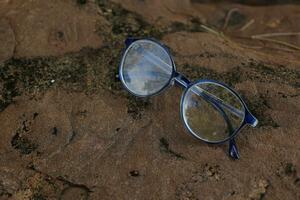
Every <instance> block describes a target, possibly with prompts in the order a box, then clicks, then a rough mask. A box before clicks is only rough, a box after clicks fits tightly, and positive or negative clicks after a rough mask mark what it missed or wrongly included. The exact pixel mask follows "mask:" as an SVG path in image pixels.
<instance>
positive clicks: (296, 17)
mask: <svg viewBox="0 0 300 200" xmlns="http://www.w3.org/2000/svg"><path fill="white" fill-rule="evenodd" d="M274 2H277V3H279V4H274ZM289 2H291V3H289V4H287V3H285V2H282V1H272V3H271V2H270V1H255V0H254V1H248V2H247V3H245V1H226V2H223V3H217V2H216V1H188V0H184V1H179V0H173V1H171V0H164V1H158V0H154V1H148V0H144V1H140V0H123V1H119V0H112V1H108V0H97V1H96V0H66V1H38V0H31V1H23V0H4V1H1V2H0V91H1V93H0V121H1V125H0V135H1V140H0V199H1V200H2V199H18V200H44V199H53V200H54V199H84V200H85V199H89V200H90V199H97V200H98V199H145V200H148V199H155V200H156V199H166V200H167V199H168V200H169V199H170V200H173V199H182V200H183V199H184V200H186V199H191V200H192V199H232V200H233V199H258V200H261V199H280V200H283V199H300V192H299V191H300V136H299V130H300V126H299V124H300V118H299V114H300V107H299V101H300V90H299V87H300V70H299V69H300V68H299V66H300V60H299V58H300V53H299V50H297V47H298V46H300V37H299V36H297V35H296V36H280V37H272V39H276V40H280V41H284V42H285V43H281V44H279V43H276V42H274V41H265V40H264V41H262V40H258V39H255V38H253V37H252V36H255V35H258V34H265V33H278V32H299V25H298V24H300V5H298V3H294V2H292V1H289ZM238 3H241V4H238ZM229 12H231V13H232V14H231V16H230V17H228V13H229ZM251 21H252V23H250V22H251ZM247 24H248V25H247ZM203 25H205V27H208V28H211V29H213V30H214V31H207V30H206V29H205V28H203ZM246 25H247V26H246ZM127 36H138V37H153V38H156V39H159V40H161V41H162V42H163V43H164V44H165V45H166V46H168V48H170V51H171V53H172V55H173V57H174V59H175V62H176V66H177V70H178V71H179V72H182V73H183V74H185V75H186V76H187V77H188V78H189V79H191V80H192V81H195V80H198V79H202V78H208V79H214V80H218V81H222V82H224V83H226V84H228V85H230V86H232V87H233V88H234V89H236V90H237V91H238V93H240V94H241V96H242V97H243V98H244V99H245V102H246V103H247V105H249V108H250V110H251V111H252V112H253V114H254V115H255V116H257V118H258V120H259V125H258V127H257V128H250V127H247V128H244V129H243V131H242V132H241V133H240V134H239V135H238V136H237V139H236V142H237V145H238V148H239V151H240V156H241V159H240V160H237V161H233V160H231V159H230V158H229V157H228V156H227V145H228V144H224V145H207V144H205V143H203V142H199V141H197V140H195V139H194V138H192V137H191V136H190V135H189V134H188V133H187V132H186V131H185V130H184V127H183V124H182V122H181V120H180V116H179V103H180V96H181V94H182V90H181V89H180V88H177V87H172V88H169V89H168V90H166V92H164V93H163V94H160V95H158V96H154V97H151V98H147V99H141V98H136V97H133V96H132V95H130V94H128V93H127V92H126V91H125V90H124V89H123V88H122V86H121V84H120V82H119V80H118V78H117V76H116V75H117V73H118V68H117V67H118V63H119V60H120V55H121V52H122V49H123V48H124V45H123V41H124V39H125V38H126V37H127ZM289 44H292V45H289Z"/></svg>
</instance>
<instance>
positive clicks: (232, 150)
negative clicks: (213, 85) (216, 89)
mask: <svg viewBox="0 0 300 200" xmlns="http://www.w3.org/2000/svg"><path fill="white" fill-rule="evenodd" d="M199 95H200V96H201V97H203V99H204V100H205V101H206V102H208V103H211V104H212V105H213V107H214V108H215V109H216V110H218V112H219V113H220V114H221V115H222V116H223V119H224V120H225V121H226V123H227V127H228V130H229V134H231V133H232V132H234V130H233V127H232V124H231V122H230V120H229V118H228V116H227V114H226V112H225V111H224V110H223V109H222V107H221V106H220V104H218V103H217V102H215V101H214V100H210V99H209V98H207V94H205V93H200V94H199ZM228 154H229V156H230V157H231V158H232V159H234V160H236V159H239V158H240V156H239V152H238V149H237V146H236V144H235V140H234V138H232V139H230V141H229V149H228Z"/></svg>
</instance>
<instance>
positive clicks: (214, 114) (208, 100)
mask: <svg viewBox="0 0 300 200" xmlns="http://www.w3.org/2000/svg"><path fill="white" fill-rule="evenodd" d="M125 45H126V48H125V50H124V53H123V56H122V60H121V63H120V66H119V78H120V80H121V82H122V84H123V85H124V87H125V88H126V89H127V90H128V91H129V92H130V93H132V94H133V95H135V96H138V97H149V96H152V95H156V94H158V93H160V92H162V91H163V90H164V89H166V88H167V87H168V86H170V85H174V83H175V84H177V85H179V86H181V87H182V88H184V92H183V94H182V97H181V102H180V115H181V119H182V120H183V122H184V126H185V128H186V129H187V130H188V132H189V133H190V134H191V135H192V136H194V137H195V138H196V139H199V140H202V141H204V142H207V143H212V144H220V143H224V142H227V141H229V156H230V157H232V158H233V159H238V158H239V153H238V150H237V146H236V144H235V141H234V137H235V136H236V135H237V133H238V132H239V131H240V130H241V129H242V128H243V127H244V126H245V125H247V124H249V125H251V126H252V127H255V126H256V125H257V123H258V120H257V119H256V118H255V117H254V116H253V115H252V114H251V113H250V111H249V109H248V108H247V106H246V104H245V103H244V101H243V100H242V99H241V97H240V96H239V95H238V94H237V93H236V92H235V91H234V90H232V89H231V88H229V87H228V86H226V85H224V84H223V83H219V82H217V81H213V80H198V81H196V82H193V83H191V82H190V81H189V80H188V79H187V78H185V77H184V76H183V75H182V74H180V73H178V72H177V71H176V68H175V63H174V60H173V59H172V57H171V55H170V53H169V50H168V49H167V48H166V47H165V46H164V45H162V44H160V43H159V42H157V41H155V40H152V39H135V38H128V39H126V41H125Z"/></svg>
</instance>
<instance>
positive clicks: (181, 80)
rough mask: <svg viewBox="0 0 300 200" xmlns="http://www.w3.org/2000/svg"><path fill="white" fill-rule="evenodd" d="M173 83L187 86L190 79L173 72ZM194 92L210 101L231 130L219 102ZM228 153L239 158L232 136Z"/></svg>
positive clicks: (231, 129) (230, 129)
mask: <svg viewBox="0 0 300 200" xmlns="http://www.w3.org/2000/svg"><path fill="white" fill-rule="evenodd" d="M175 83H176V84H177V85H179V86H180V87H183V88H187V87H188V85H189V84H190V81H189V80H188V79H187V78H186V77H184V76H183V75H181V74H179V73H178V72H176V74H175ZM196 94H197V95H199V96H201V97H202V98H203V99H204V100H205V101H207V102H209V103H211V104H212V105H213V106H214V107H215V108H216V109H217V110H218V111H219V112H220V113H221V114H222V116H223V117H224V119H225V121H226V123H227V125H228V128H229V131H230V132H232V131H233V128H232V125H231V123H230V121H229V119H228V117H227V115H226V113H225V111H224V110H223V109H222V107H221V106H220V105H219V103H218V102H215V101H214V100H212V99H210V98H207V95H203V94H202V93H201V92H200V93H198V92H197V93H196ZM228 153H229V156H230V157H231V158H233V159H239V152H238V149H237V146H236V143H235V140H234V138H232V139H231V140H230V141H229V150H228Z"/></svg>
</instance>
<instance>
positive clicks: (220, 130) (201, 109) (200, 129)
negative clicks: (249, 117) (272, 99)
mask: <svg viewBox="0 0 300 200" xmlns="http://www.w3.org/2000/svg"><path fill="white" fill-rule="evenodd" d="M182 114H183V119H184V122H185V123H186V125H187V127H188V128H189V129H190V131H191V132H192V133H193V134H194V135H195V136H196V137H198V138H200V139H202V140H205V141H208V142H221V141H224V140H226V139H228V138H230V136H232V134H234V133H235V131H236V130H237V129H238V128H239V127H240V126H241V123H242V122H243V119H244V115H245V111H244V107H243V104H242V103H241V101H240V100H239V98H238V97H237V96H236V95H235V94H233V93H232V92H231V91H230V90H228V89H226V88H225V87H223V86H221V85H219V84H216V83H208V82H204V83H198V84H195V85H193V86H192V87H190V88H189V89H188V91H187V92H186V94H185V96H184V99H183V113H182Z"/></svg>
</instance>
